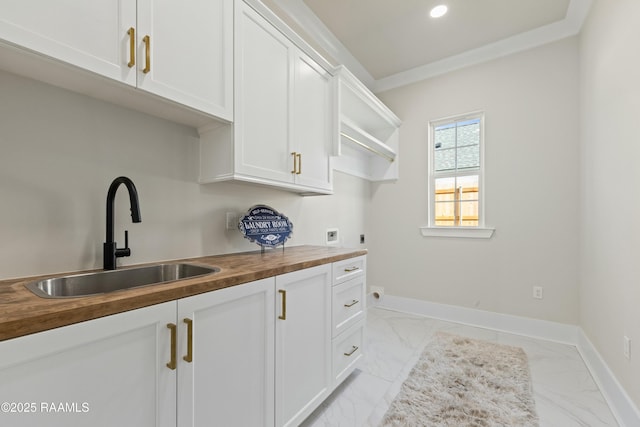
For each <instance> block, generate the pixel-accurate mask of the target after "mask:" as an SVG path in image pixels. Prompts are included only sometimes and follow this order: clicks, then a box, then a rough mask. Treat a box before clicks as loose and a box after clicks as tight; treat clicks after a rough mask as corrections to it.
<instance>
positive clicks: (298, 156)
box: [296, 153, 302, 175]
mask: <svg viewBox="0 0 640 427" xmlns="http://www.w3.org/2000/svg"><path fill="white" fill-rule="evenodd" d="M296 158H297V159H298V172H296V175H300V174H301V173H302V154H300V153H296Z"/></svg>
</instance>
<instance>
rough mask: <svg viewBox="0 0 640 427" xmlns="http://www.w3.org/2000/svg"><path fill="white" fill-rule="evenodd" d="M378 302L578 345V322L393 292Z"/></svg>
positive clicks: (458, 321) (452, 320)
mask: <svg viewBox="0 0 640 427" xmlns="http://www.w3.org/2000/svg"><path fill="white" fill-rule="evenodd" d="M378 305H379V306H380V307H384V308H388V309H391V310H398V311H403V312H405V313H414V314H420V315H423V316H427V317H433V318H435V319H440V320H447V321H450V322H455V323H462V324H466V325H471V326H476V327H481V328H487V329H493V330H496V331H501V332H508V333H511V334H518V335H525V336H528V337H532V338H540V339H543V340H547V341H555V342H560V343H563V344H570V345H576V343H577V341H578V329H579V328H578V327H577V326H575V325H566V324H564V323H557V322H549V321H546V320H537V319H530V318H527V317H520V316H513V315H509V314H500V313H495V312H491V311H484V310H478V309H475V308H466V307H458V306H454V305H447V304H438V303H433V302H429V301H422V300H418V299H413V298H404V297H396V296H393V295H385V296H384V297H383V298H382V301H380V303H379V304H378Z"/></svg>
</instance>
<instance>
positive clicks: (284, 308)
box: [278, 289, 287, 320]
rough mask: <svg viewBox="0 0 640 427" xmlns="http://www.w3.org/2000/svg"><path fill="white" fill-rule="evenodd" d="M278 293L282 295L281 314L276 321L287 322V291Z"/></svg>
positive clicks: (281, 290) (280, 290)
mask: <svg viewBox="0 0 640 427" xmlns="http://www.w3.org/2000/svg"><path fill="white" fill-rule="evenodd" d="M278 292H279V293H280V295H282V314H281V315H280V316H278V319H280V320H287V291H285V290H283V289H279V290H278Z"/></svg>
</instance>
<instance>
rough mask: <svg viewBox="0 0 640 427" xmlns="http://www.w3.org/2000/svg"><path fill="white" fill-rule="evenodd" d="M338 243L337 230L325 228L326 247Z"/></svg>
mask: <svg viewBox="0 0 640 427" xmlns="http://www.w3.org/2000/svg"><path fill="white" fill-rule="evenodd" d="M339 241H340V235H339V230H338V229H337V228H327V234H326V243H327V245H337V244H338V242H339Z"/></svg>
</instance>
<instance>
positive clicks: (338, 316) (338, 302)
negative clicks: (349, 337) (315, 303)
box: [331, 276, 366, 337]
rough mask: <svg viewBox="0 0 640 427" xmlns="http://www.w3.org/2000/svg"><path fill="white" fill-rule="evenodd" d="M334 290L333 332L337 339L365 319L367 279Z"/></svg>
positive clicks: (356, 279) (352, 281) (342, 285)
mask: <svg viewBox="0 0 640 427" xmlns="http://www.w3.org/2000/svg"><path fill="white" fill-rule="evenodd" d="M332 290H333V295H332V298H331V300H332V304H333V307H332V310H331V312H332V316H331V317H332V330H333V336H334V337H336V336H338V335H340V334H341V333H342V332H344V331H345V330H347V329H349V327H350V326H351V325H353V324H354V323H356V322H357V321H359V320H361V319H362V318H363V317H364V310H365V301H366V300H365V277H364V276H360V277H357V278H355V279H352V280H349V281H348V282H344V283H341V284H339V285H337V286H334V287H333V288H332Z"/></svg>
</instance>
